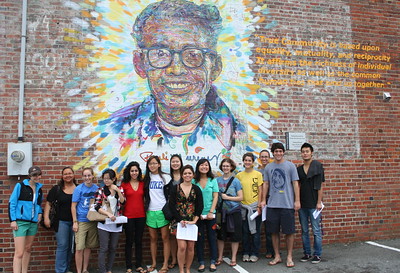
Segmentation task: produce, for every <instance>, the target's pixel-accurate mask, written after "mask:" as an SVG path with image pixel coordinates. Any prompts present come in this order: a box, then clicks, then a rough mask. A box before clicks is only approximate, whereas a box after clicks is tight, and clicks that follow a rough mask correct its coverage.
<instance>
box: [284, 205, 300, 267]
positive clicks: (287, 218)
mask: <svg viewBox="0 0 400 273" xmlns="http://www.w3.org/2000/svg"><path fill="white" fill-rule="evenodd" d="M281 224H282V233H284V234H286V236H285V237H286V248H287V260H286V266H287V267H293V266H294V263H293V244H294V233H295V232H296V228H295V216H294V209H282V210H281Z"/></svg>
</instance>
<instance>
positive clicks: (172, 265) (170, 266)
mask: <svg viewBox="0 0 400 273" xmlns="http://www.w3.org/2000/svg"><path fill="white" fill-rule="evenodd" d="M175 267H176V263H171V264H169V265H168V268H169V269H173V268H175Z"/></svg>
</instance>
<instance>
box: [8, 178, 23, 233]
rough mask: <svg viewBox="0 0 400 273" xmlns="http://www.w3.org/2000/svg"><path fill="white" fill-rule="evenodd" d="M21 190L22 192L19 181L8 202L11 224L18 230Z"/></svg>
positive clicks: (12, 227)
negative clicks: (18, 206) (18, 208)
mask: <svg viewBox="0 0 400 273" xmlns="http://www.w3.org/2000/svg"><path fill="white" fill-rule="evenodd" d="M20 192H21V183H17V184H16V185H15V187H14V190H13V192H12V194H11V196H10V200H9V203H8V217H9V219H10V226H11V229H12V230H18V224H17V215H16V209H17V203H18V197H19V195H20Z"/></svg>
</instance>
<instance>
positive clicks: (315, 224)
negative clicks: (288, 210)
mask: <svg viewBox="0 0 400 273" xmlns="http://www.w3.org/2000/svg"><path fill="white" fill-rule="evenodd" d="M313 211H314V209H312V210H310V211H309V213H310V220H311V227H312V230H313V235H314V256H318V257H321V255H322V231H321V214H319V215H318V217H317V219H315V218H314V216H313V215H312V213H313Z"/></svg>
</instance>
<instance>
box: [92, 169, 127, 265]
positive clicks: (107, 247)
mask: <svg viewBox="0 0 400 273" xmlns="http://www.w3.org/2000/svg"><path fill="white" fill-rule="evenodd" d="M102 178H103V181H104V187H102V188H100V189H98V190H97V192H96V194H95V196H94V198H95V207H94V209H95V210H96V211H97V212H99V213H100V214H103V215H106V216H107V217H108V218H110V219H111V221H115V220H116V218H117V216H120V215H122V209H121V204H123V203H124V202H125V197H124V194H123V190H122V189H120V188H118V187H117V185H116V182H117V175H116V174H115V172H114V170H111V169H107V170H105V171H104V172H103V175H102ZM106 199H107V201H108V202H109V204H110V208H111V213H110V212H108V211H107V210H106V209H104V207H103V202H104V200H106ZM97 229H98V234H99V242H100V250H99V273H111V269H112V266H113V264H114V258H115V250H116V248H117V244H118V238H119V235H120V234H121V232H122V224H105V223H104V222H98V223H97ZM106 260H107V262H106Z"/></svg>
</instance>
